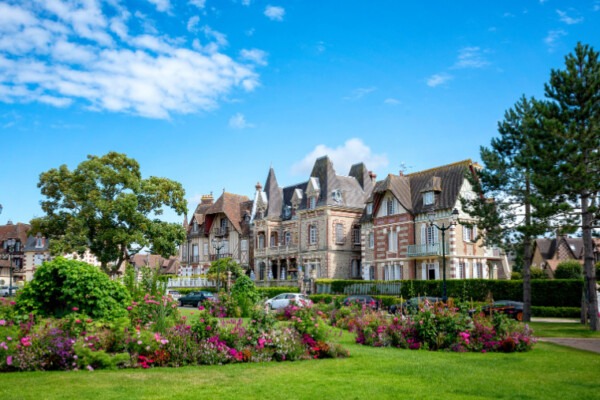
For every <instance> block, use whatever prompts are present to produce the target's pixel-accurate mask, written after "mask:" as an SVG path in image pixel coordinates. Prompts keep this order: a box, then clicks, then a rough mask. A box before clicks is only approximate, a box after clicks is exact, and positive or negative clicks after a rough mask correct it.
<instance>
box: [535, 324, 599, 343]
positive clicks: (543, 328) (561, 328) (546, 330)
mask: <svg viewBox="0 0 600 400" xmlns="http://www.w3.org/2000/svg"><path fill="white" fill-rule="evenodd" d="M529 326H531V328H532V329H533V331H534V333H535V336H538V337H566V338H599V339H600V332H597V331H596V332H592V331H590V328H589V326H585V325H582V324H579V323H575V322H573V323H571V322H567V323H565V322H559V323H557V322H531V323H530V324H529Z"/></svg>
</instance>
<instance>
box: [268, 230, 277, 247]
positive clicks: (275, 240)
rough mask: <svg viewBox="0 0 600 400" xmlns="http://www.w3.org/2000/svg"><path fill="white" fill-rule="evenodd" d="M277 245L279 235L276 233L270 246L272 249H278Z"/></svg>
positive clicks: (272, 236)
mask: <svg viewBox="0 0 600 400" xmlns="http://www.w3.org/2000/svg"><path fill="white" fill-rule="evenodd" d="M277 244H278V243H277V234H276V233H273V234H272V235H271V241H270V246H271V247H277Z"/></svg>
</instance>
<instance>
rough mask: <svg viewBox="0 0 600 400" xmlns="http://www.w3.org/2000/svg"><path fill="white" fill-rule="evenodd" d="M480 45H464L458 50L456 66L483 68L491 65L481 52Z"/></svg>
mask: <svg viewBox="0 0 600 400" xmlns="http://www.w3.org/2000/svg"><path fill="white" fill-rule="evenodd" d="M481 53H482V50H481V49H480V48H479V47H463V48H462V49H460V50H459V51H458V59H457V60H456V63H455V64H454V68H457V69H462V68H483V67H485V66H487V65H489V62H488V61H487V60H486V59H485V58H484V57H483V55H482V54H481Z"/></svg>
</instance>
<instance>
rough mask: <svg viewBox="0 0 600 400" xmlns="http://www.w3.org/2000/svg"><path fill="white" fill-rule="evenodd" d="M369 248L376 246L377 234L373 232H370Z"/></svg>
mask: <svg viewBox="0 0 600 400" xmlns="http://www.w3.org/2000/svg"><path fill="white" fill-rule="evenodd" d="M369 248H370V249H374V248H375V234H374V233H373V232H369Z"/></svg>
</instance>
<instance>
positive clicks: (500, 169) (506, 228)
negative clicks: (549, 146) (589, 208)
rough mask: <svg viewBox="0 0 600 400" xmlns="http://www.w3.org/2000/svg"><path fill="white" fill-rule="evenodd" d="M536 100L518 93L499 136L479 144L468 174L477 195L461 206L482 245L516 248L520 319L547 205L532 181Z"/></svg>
mask: <svg viewBox="0 0 600 400" xmlns="http://www.w3.org/2000/svg"><path fill="white" fill-rule="evenodd" d="M541 123H542V122H541V115H540V112H539V107H538V102H537V101H536V100H535V99H530V100H528V99H527V98H525V97H524V96H523V97H522V98H521V99H520V100H519V101H518V102H517V103H516V104H515V106H514V108H512V109H509V110H508V111H506V112H505V114H504V120H503V121H501V122H499V123H498V132H499V133H500V137H498V138H494V139H492V141H491V146H490V148H487V147H481V151H480V153H481V160H482V162H483V164H484V168H483V169H482V170H480V171H477V172H476V174H474V175H471V176H470V177H469V180H470V181H471V183H472V185H473V187H474V190H475V191H478V192H479V193H480V194H481V195H480V197H477V198H473V199H463V200H462V203H463V208H464V209H465V211H466V212H468V213H469V214H470V215H471V216H473V217H475V218H476V219H477V221H478V222H477V225H478V227H479V228H480V229H479V231H480V232H482V233H483V240H484V242H485V243H486V244H488V245H496V246H500V247H502V248H504V249H506V250H507V251H511V252H516V251H522V252H523V254H522V260H523V265H522V273H523V303H524V309H523V319H524V321H529V320H530V319H531V281H530V278H531V274H530V266H531V259H532V252H533V241H534V239H535V237H537V236H539V235H541V234H544V233H545V232H546V231H548V230H549V224H548V218H549V216H551V214H552V207H551V206H550V205H549V204H547V203H546V202H545V201H544V199H543V198H542V197H541V196H540V195H539V192H538V191H537V189H536V188H535V186H534V185H533V174H534V173H535V171H534V169H533V167H532V164H533V162H534V158H535V157H536V155H535V153H536V149H537V148H538V147H539V146H538V144H537V141H538V140H540V138H543V137H544V135H543V131H542V128H541Z"/></svg>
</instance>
